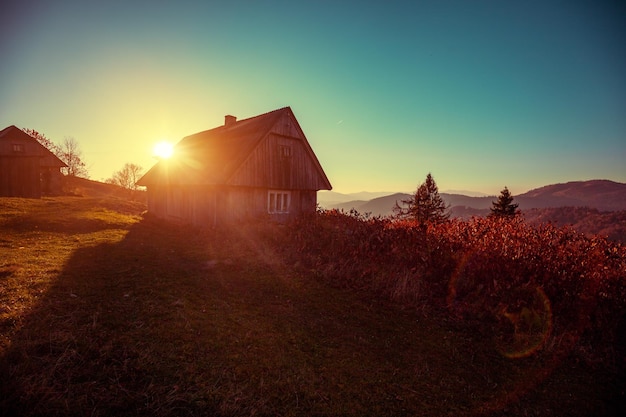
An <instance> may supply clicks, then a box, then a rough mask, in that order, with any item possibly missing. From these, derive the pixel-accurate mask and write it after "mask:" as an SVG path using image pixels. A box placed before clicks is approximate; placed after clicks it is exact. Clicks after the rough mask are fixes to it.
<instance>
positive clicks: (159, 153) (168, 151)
mask: <svg viewBox="0 0 626 417" xmlns="http://www.w3.org/2000/svg"><path fill="white" fill-rule="evenodd" d="M152 153H153V154H154V156H156V157H157V158H163V159H167V158H170V157H171V156H172V155H173V154H174V145H173V144H171V143H170V142H167V141H161V142H158V143H157V144H156V145H154V148H153V149H152Z"/></svg>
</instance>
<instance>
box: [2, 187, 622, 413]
mask: <svg viewBox="0 0 626 417" xmlns="http://www.w3.org/2000/svg"><path fill="white" fill-rule="evenodd" d="M143 209H144V208H143V207H142V206H141V204H139V203H132V202H127V201H124V200H116V199H111V198H104V197H103V198H91V197H59V198H48V199H42V200H23V199H0V230H1V231H2V233H1V235H0V236H1V237H0V356H1V358H0V375H1V376H2V377H1V380H0V390H1V391H2V396H1V397H0V398H1V399H0V414H2V415H46V416H53V415H91V416H120V415H122V416H123V415H129V416H130V415H146V416H148V415H150V416H179V415H223V416H239V415H284V416H299V415H303V416H304V415H358V416H361V415H375V416H379V415H426V416H428V415H431V416H441V415H455V416H456V415H487V414H492V415H519V416H522V415H538V416H542V415H545V416H548V415H550V416H553V415H568V416H571V415H602V414H610V413H611V412H612V411H613V410H617V408H618V407H619V404H618V405H615V404H611V403H610V398H608V397H610V395H611V394H612V393H613V392H614V391H611V389H612V388H611V387H608V391H607V387H606V386H602V385H598V384H600V383H606V384H609V383H611V381H610V380H605V379H603V378H602V375H597V374H594V373H592V372H591V371H590V370H587V369H586V368H584V367H583V366H582V365H579V364H577V363H576V362H574V361H573V360H572V359H571V358H567V357H563V358H554V357H549V356H541V354H540V355H538V356H535V357H532V358H524V359H518V360H511V359H507V358H505V357H504V356H503V355H501V354H500V353H499V352H498V349H497V347H496V345H495V344H494V340H493V338H490V337H489V336H486V335H480V334H475V333H473V332H472V331H471V330H469V329H465V328H462V327H461V326H459V325H458V324H454V323H449V322H447V321H445V320H442V319H441V318H439V317H437V316H435V315H433V314H432V313H431V314H426V313H424V312H420V313H417V312H414V311H405V310H401V309H399V308H396V307H394V306H392V305H389V304H387V303H383V302H381V301H378V300H373V299H371V298H369V297H368V296H367V295H363V294H355V293H353V292H349V291H347V290H342V289H338V288H334V287H332V286H329V285H328V284H327V283H322V282H319V281H316V280H315V279H314V278H313V277H312V276H309V275H305V274H302V273H299V272H297V269H295V268H292V267H291V266H289V265H286V264H285V263H284V262H283V261H282V259H280V257H279V256H277V255H276V252H275V251H273V250H272V248H271V247H269V246H267V245H263V244H261V243H259V242H260V241H259V240H258V239H256V238H255V236H256V234H255V231H254V230H253V228H241V229H237V230H228V231H227V230H222V231H211V232H199V231H198V230H194V229H189V228H185V227H178V226H174V225H168V224H163V223H160V222H158V221H155V220H153V219H150V218H144V217H142V216H141V215H140V213H141V212H142V210H143ZM402 285H411V284H410V283H409V282H404V281H402ZM397 290H398V291H397V292H398V294H402V293H403V291H402V288H398V289H397Z"/></svg>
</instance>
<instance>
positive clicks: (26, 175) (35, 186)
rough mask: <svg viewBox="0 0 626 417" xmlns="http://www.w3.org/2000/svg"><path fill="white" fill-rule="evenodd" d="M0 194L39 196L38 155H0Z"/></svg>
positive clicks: (4, 195) (5, 195)
mask: <svg viewBox="0 0 626 417" xmlns="http://www.w3.org/2000/svg"><path fill="white" fill-rule="evenodd" d="M0 196H2V197H26V198H39V197H41V178H40V167H39V157H38V156H6V155H0Z"/></svg>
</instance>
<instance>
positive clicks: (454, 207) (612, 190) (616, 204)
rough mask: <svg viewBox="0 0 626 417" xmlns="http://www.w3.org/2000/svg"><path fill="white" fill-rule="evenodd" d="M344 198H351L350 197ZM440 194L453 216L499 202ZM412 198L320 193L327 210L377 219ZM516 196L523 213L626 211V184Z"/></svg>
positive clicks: (571, 186)
mask: <svg viewBox="0 0 626 417" xmlns="http://www.w3.org/2000/svg"><path fill="white" fill-rule="evenodd" d="M320 194H321V193H320ZM335 194H339V193H335ZM359 194H361V195H364V194H363V193H359ZM376 194H385V193H371V195H376ZM341 195H342V196H351V194H341ZM440 195H441V196H442V198H443V199H444V201H445V202H446V204H448V205H449V206H450V208H451V212H452V213H451V214H452V216H453V217H471V216H473V215H486V214H488V213H489V208H490V207H491V206H492V202H493V201H495V200H496V199H497V196H486V197H472V196H467V195H462V194H448V193H440ZM320 197H321V198H320ZM410 197H411V194H407V193H390V194H387V195H380V196H377V197H374V198H371V199H367V200H364V199H362V198H361V199H354V200H351V201H334V202H333V201H329V200H327V199H326V198H325V196H324V195H323V194H321V195H320V196H319V197H318V199H319V204H320V206H321V207H322V208H326V209H332V208H336V209H343V210H351V209H355V210H357V211H359V212H362V213H371V214H372V215H375V216H379V215H380V216H388V215H391V214H393V207H394V205H395V203H396V201H397V202H400V201H401V200H405V199H407V198H410ZM513 197H514V203H517V204H519V208H520V210H529V209H541V208H557V207H589V208H593V209H597V210H599V211H620V210H626V184H625V183H620V182H616V181H611V180H598V179H595V180H587V181H570V182H566V183H557V184H550V185H546V186H543V187H539V188H535V189H532V190H530V191H527V192H525V193H523V194H519V195H516V196H513ZM344 199H345V197H344Z"/></svg>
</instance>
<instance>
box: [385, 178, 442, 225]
mask: <svg viewBox="0 0 626 417" xmlns="http://www.w3.org/2000/svg"><path fill="white" fill-rule="evenodd" d="M401 202H402V205H399V204H398V202H396V205H395V207H394V212H395V213H396V215H397V216H398V217H400V218H407V219H413V220H415V221H417V222H418V223H428V222H430V223H443V222H445V221H446V220H448V218H449V217H450V214H449V213H447V210H448V206H446V204H445V202H444V201H443V198H441V196H440V195H439V188H438V187H437V183H436V182H435V180H434V179H433V177H432V175H431V174H430V173H428V175H427V176H426V181H424V182H423V183H422V184H421V185H420V186H419V187H418V188H417V191H415V194H414V195H413V196H412V197H411V198H409V199H406V200H402V201H401Z"/></svg>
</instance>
